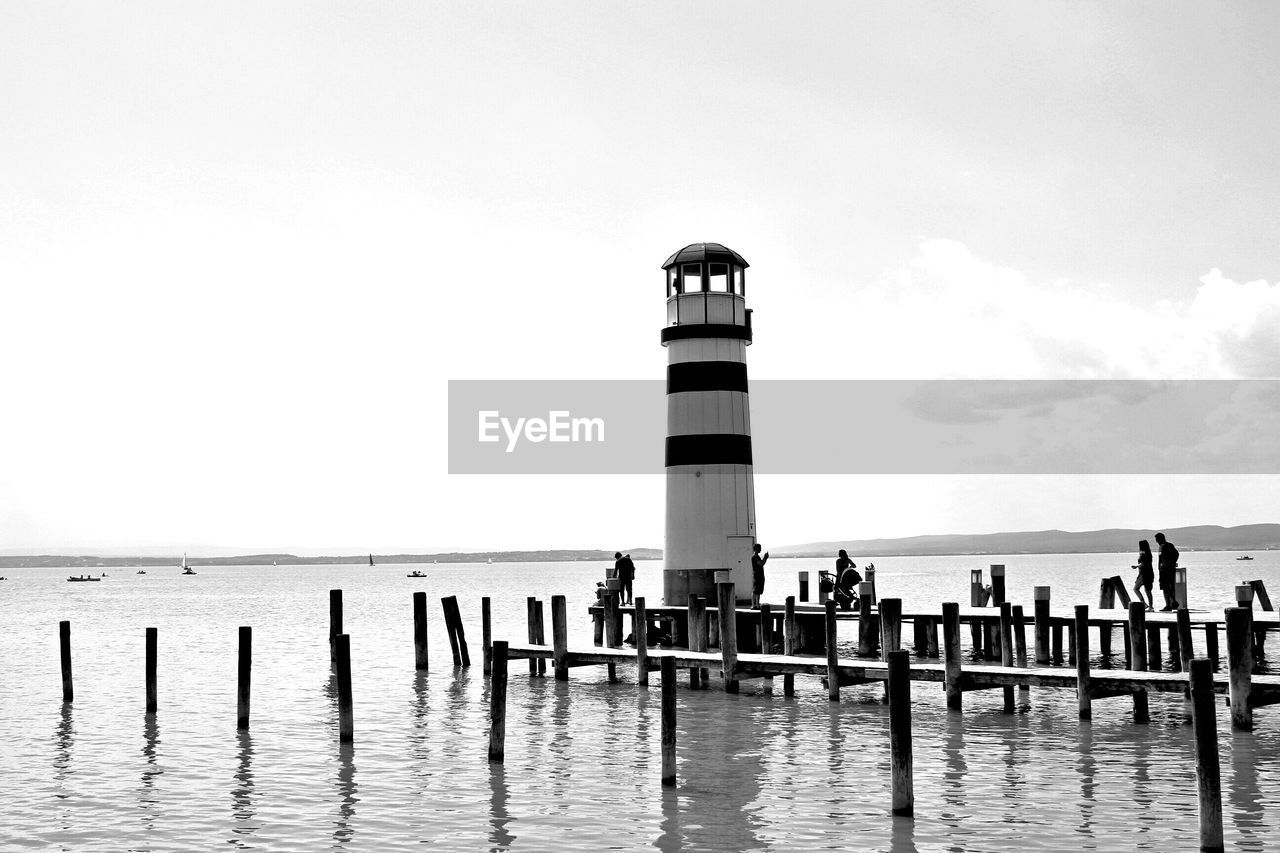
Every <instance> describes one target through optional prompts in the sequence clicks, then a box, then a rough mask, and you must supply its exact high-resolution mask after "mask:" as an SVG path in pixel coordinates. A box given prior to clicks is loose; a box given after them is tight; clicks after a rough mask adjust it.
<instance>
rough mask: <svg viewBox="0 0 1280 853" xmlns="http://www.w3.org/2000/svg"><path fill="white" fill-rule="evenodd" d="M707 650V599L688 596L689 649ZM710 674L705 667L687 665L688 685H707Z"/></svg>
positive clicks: (692, 650)
mask: <svg viewBox="0 0 1280 853" xmlns="http://www.w3.org/2000/svg"><path fill="white" fill-rule="evenodd" d="M706 650H707V600H706V599H705V598H703V597H702V596H700V595H691V596H689V651H691V652H705V651H706ZM710 675H711V673H710V671H709V670H708V669H707V668H706V667H700V666H691V667H689V687H691V688H693V687H702V688H705V687H706V686H707V681H708V680H709V676H710Z"/></svg>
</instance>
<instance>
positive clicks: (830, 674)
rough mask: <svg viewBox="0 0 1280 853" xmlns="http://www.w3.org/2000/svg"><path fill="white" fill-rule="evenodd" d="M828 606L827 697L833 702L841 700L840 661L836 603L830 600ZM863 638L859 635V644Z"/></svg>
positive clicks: (826, 624)
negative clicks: (837, 650)
mask: <svg viewBox="0 0 1280 853" xmlns="http://www.w3.org/2000/svg"><path fill="white" fill-rule="evenodd" d="M826 606H827V610H826V623H825V626H826V632H825V633H826V647H827V698H828V699H830V700H831V701H832V702H839V701H840V662H839V657H838V655H837V653H836V603H835V602H834V601H828V602H827V605H826ZM861 640H862V638H861V637H859V645H861V644H862V643H861ZM859 651H861V649H859Z"/></svg>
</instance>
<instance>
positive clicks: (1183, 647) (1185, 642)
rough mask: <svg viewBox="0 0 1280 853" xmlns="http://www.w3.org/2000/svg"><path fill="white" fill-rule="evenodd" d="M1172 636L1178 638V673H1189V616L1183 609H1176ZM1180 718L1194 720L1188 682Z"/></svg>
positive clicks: (1188, 720)
mask: <svg viewBox="0 0 1280 853" xmlns="http://www.w3.org/2000/svg"><path fill="white" fill-rule="evenodd" d="M1174 636H1176V637H1177V638H1178V657H1177V662H1178V665H1179V669H1178V671H1179V672H1191V658H1192V655H1191V614H1190V613H1188V612H1187V608H1185V607H1179V608H1178V627H1177V633H1176V634H1175V635H1174ZM1210 666H1212V665H1210ZM1182 716H1183V718H1184V720H1185V721H1186V722H1191V721H1192V720H1193V719H1194V718H1195V708H1194V706H1193V700H1192V698H1191V685H1190V683H1189V682H1188V684H1187V689H1186V692H1185V693H1183V703H1182Z"/></svg>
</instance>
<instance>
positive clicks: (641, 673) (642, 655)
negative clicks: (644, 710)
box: [632, 595, 649, 687]
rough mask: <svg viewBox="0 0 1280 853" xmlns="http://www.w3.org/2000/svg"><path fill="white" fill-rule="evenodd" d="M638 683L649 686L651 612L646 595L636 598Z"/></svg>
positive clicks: (634, 632) (635, 621)
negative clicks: (645, 604)
mask: <svg viewBox="0 0 1280 853" xmlns="http://www.w3.org/2000/svg"><path fill="white" fill-rule="evenodd" d="M635 607H636V610H635V613H636V616H635V619H634V620H633V622H634V624H635V631H633V632H632V633H633V634H635V638H636V684H640V685H643V686H645V687H648V686H649V612H648V611H647V610H645V606H644V596H643V595H640V596H637V597H636V599H635Z"/></svg>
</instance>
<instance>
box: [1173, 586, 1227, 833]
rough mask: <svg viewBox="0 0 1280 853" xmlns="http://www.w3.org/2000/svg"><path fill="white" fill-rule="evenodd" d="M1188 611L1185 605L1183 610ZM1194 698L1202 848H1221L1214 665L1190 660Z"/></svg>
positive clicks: (1219, 778) (1220, 792)
mask: <svg viewBox="0 0 1280 853" xmlns="http://www.w3.org/2000/svg"><path fill="white" fill-rule="evenodd" d="M1183 612H1185V609H1184V611H1183ZM1190 670H1191V702H1192V707H1193V708H1194V711H1193V715H1194V717H1195V731H1196V788H1197V792H1198V794H1199V801H1200V849H1201V850H1208V851H1221V850H1222V849H1223V842H1222V779H1221V775H1220V772H1221V771H1220V768H1219V766H1218V724H1217V719H1216V714H1217V712H1216V710H1215V709H1214V698H1213V666H1212V665H1211V664H1210V663H1209V661H1208V660H1205V659H1203V658H1198V659H1195V660H1192V661H1191V664H1190Z"/></svg>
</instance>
